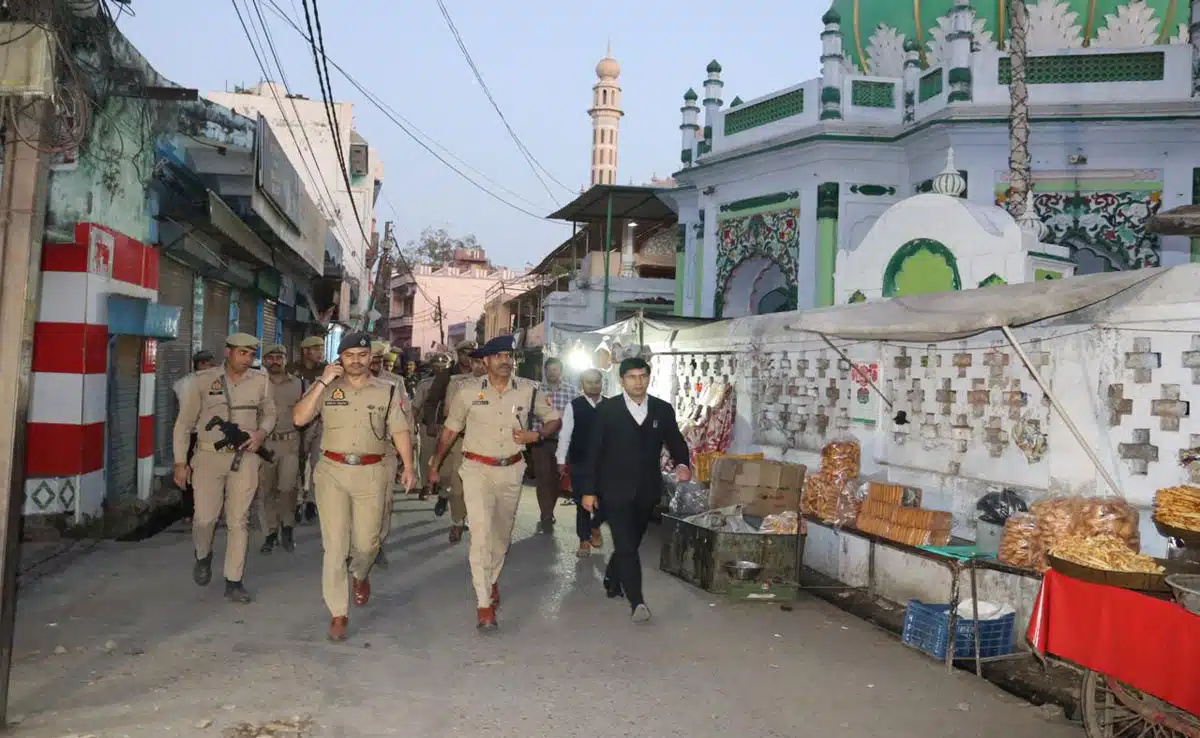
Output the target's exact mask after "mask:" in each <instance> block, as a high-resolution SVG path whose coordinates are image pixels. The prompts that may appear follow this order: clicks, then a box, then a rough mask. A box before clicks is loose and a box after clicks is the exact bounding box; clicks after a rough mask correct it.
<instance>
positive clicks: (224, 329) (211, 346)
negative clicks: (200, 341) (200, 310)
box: [204, 280, 229, 357]
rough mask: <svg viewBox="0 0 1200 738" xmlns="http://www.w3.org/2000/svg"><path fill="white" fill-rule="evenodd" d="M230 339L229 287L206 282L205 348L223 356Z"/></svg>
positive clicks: (218, 283) (215, 354)
mask: <svg viewBox="0 0 1200 738" xmlns="http://www.w3.org/2000/svg"><path fill="white" fill-rule="evenodd" d="M226 338H229V285H226V284H221V283H220V282H213V281H210V280H205V282H204V348H206V349H208V350H209V351H211V352H213V356H217V357H220V356H223V355H224V350H225V339H226Z"/></svg>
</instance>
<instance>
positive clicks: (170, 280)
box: [154, 258, 195, 466]
mask: <svg viewBox="0 0 1200 738" xmlns="http://www.w3.org/2000/svg"><path fill="white" fill-rule="evenodd" d="M194 279H195V277H194V276H193V274H192V272H191V270H190V269H188V268H187V267H185V266H183V265H182V264H180V263H179V262H176V261H172V260H170V259H167V258H164V259H162V260H161V261H160V262H159V273H158V301H159V302H160V303H162V304H163V305H176V306H179V307H180V308H182V310H181V312H180V315H179V338H176V339H175V340H174V341H159V342H158V353H157V359H158V361H157V364H158V366H157V368H156V370H155V380H154V458H155V463H157V464H159V465H167V466H170V465H171V464H172V463H173V462H174V450H173V449H172V440H171V439H172V435H173V433H174V430H175V416H176V415H177V414H178V412H179V401H178V398H176V397H175V390H174V387H175V383H176V382H177V381H179V379H180V378H182V377H184V376H185V375H187V374H188V373H189V372H191V370H192V328H193V323H194V318H195V305H194V302H195V300H194V294H193V289H192V285H193V281H194Z"/></svg>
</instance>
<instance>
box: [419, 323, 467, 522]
mask: <svg viewBox="0 0 1200 738" xmlns="http://www.w3.org/2000/svg"><path fill="white" fill-rule="evenodd" d="M476 348H478V346H477V345H476V343H475V342H474V341H459V342H458V344H457V345H456V346H455V347H454V349H455V353H454V354H452V355H453V356H456V361H452V362H451V365H450V366H448V367H447V368H445V369H442V370H440V371H439V372H438V373H437V374H436V375H434V379H433V384H432V385H431V386H430V388H429V393H428V395H426V398H425V402H424V403H423V405H422V408H421V415H420V419H421V425H422V426H424V428H425V430H426V432H427V433H428V434H429V435H431V436H433V437H434V438H437V437H438V435H439V434H440V433H441V432H442V423H444V422H445V421H446V408H447V407H449V403H448V400H449V390H450V385H451V383H452V382H453V381H457V380H459V379H462V378H463V377H467V376H470V375H471V366H472V364H471V352H472V351H474V350H475V349H476ZM447 476H448V477H450V478H453V476H454V475H447ZM431 486H432V485H429V484H427V485H426V487H427V488H429V487H431ZM427 491H428V492H439V494H438V501H437V504H436V505H434V507H433V514H434V515H437V516H438V517H441V516H442V515H445V514H446V508H447V506H448V505H449V497H447V496H446V494H445V493H444V491H443V490H436V489H427ZM463 514H464V515H465V514H466V513H465V512H464V513H463ZM450 536H451V540H455V538H454V531H451V533H450Z"/></svg>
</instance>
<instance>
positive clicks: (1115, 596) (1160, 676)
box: [1026, 571, 1200, 715]
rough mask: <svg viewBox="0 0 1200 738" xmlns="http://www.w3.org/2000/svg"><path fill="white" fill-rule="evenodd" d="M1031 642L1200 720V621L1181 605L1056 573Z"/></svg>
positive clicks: (1042, 597)
mask: <svg viewBox="0 0 1200 738" xmlns="http://www.w3.org/2000/svg"><path fill="white" fill-rule="evenodd" d="M1026 635H1027V637H1028V639H1029V643H1030V645H1032V646H1033V648H1034V649H1036V650H1037V651H1038V652H1039V653H1041V654H1050V655H1053V656H1057V657H1058V658H1060V659H1063V660H1065V661H1070V662H1071V663H1074V664H1078V665H1079V666H1083V667H1085V668H1088V669H1091V670H1092V671H1096V672H1099V673H1101V674H1106V675H1108V676H1112V677H1115V678H1117V679H1118V680H1120V681H1121V682H1124V683H1125V684H1128V685H1130V686H1132V687H1135V688H1137V689H1139V690H1141V691H1143V692H1146V693H1148V694H1152V695H1154V696H1155V697H1158V698H1159V699H1162V700H1166V701H1167V702H1170V703H1171V704H1173V705H1175V706H1176V707H1180V708H1182V709H1184V710H1187V711H1188V712H1190V713H1192V714H1194V715H1200V616H1198V615H1193V614H1192V613H1190V612H1188V611H1187V610H1185V609H1183V607H1182V606H1180V605H1177V604H1175V603H1174V602H1167V601H1165V600H1159V599H1155V598H1153V597H1147V596H1146V595H1143V594H1138V593H1137V592H1132V591H1129V590H1126V589H1118V588H1117V587H1106V586H1104V585H1100V584H1090V583H1088V582H1083V581H1080V580H1078V579H1072V578H1071V577H1068V576H1066V575H1063V574H1059V573H1058V572H1056V571H1048V572H1046V577H1045V579H1044V580H1043V581H1042V588H1041V591H1039V592H1038V596H1037V600H1036V601H1035V602H1034V605H1033V616H1032V617H1031V618H1030V619H1029V631H1028V632H1027V634H1026Z"/></svg>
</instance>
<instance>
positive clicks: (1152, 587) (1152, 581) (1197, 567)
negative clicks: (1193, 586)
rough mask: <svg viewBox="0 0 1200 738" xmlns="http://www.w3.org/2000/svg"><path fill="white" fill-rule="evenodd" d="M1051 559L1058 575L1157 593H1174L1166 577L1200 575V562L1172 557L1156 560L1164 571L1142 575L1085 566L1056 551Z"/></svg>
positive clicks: (1051, 566) (1052, 566)
mask: <svg viewBox="0 0 1200 738" xmlns="http://www.w3.org/2000/svg"><path fill="white" fill-rule="evenodd" d="M1049 558H1050V568H1051V569H1053V570H1054V571H1056V572H1058V573H1059V574H1065V575H1066V576H1068V577H1071V578H1072V579H1078V580H1080V581H1083V582H1090V583H1092V584H1103V585H1106V586H1109V587H1118V588H1120V589H1131V590H1134V591H1135V592H1146V593H1149V594H1155V595H1167V596H1171V595H1172V591H1171V587H1170V586H1169V585H1168V584H1167V577H1168V576H1170V575H1172V574H1200V564H1191V563H1188V562H1185V561H1171V560H1169V559H1155V561H1156V562H1157V563H1158V565H1159V566H1161V567H1162V568H1163V569H1165V571H1164V572H1163V573H1162V574H1143V573H1137V572H1127V571H1108V570H1106V569H1096V568H1093V567H1090V566H1084V565H1083V564H1076V563H1075V562H1074V561H1067V560H1066V559H1060V558H1058V557H1057V556H1055V555H1054V554H1050V555H1049Z"/></svg>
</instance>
